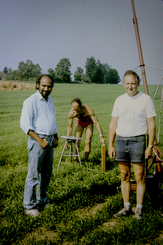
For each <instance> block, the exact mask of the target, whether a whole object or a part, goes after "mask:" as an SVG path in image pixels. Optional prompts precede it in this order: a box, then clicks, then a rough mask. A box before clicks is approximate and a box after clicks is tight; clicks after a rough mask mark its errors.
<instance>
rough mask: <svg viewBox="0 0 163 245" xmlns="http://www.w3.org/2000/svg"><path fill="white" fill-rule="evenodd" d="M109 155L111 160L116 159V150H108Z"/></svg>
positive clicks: (111, 148) (112, 148)
mask: <svg viewBox="0 0 163 245" xmlns="http://www.w3.org/2000/svg"><path fill="white" fill-rule="evenodd" d="M108 155H109V156H110V158H115V149H114V147H112V146H111V147H109V149H108Z"/></svg>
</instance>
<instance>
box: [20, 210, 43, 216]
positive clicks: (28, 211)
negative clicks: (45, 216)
mask: <svg viewBox="0 0 163 245" xmlns="http://www.w3.org/2000/svg"><path fill="white" fill-rule="evenodd" d="M24 211H25V213H26V214H27V215H31V216H32V217H37V216H39V215H40V213H39V211H38V210H37V209H25V210H24Z"/></svg>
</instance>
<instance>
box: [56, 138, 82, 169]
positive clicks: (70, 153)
mask: <svg viewBox="0 0 163 245" xmlns="http://www.w3.org/2000/svg"><path fill="white" fill-rule="evenodd" d="M61 138H63V139H66V142H65V144H64V147H63V151H62V155H61V158H60V160H59V164H58V169H59V167H60V164H61V160H62V157H63V156H67V157H69V159H70V160H71V162H72V157H78V158H79V163H80V166H82V164H81V159H80V154H79V148H78V144H77V140H82V138H77V137H74V136H61ZM67 143H69V144H70V146H69V147H70V150H69V153H68V154H64V151H65V149H66V145H67ZM73 143H74V144H75V146H76V150H77V154H75V153H73V151H72V144H73Z"/></svg>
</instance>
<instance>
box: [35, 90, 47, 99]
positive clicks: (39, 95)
mask: <svg viewBox="0 0 163 245" xmlns="http://www.w3.org/2000/svg"><path fill="white" fill-rule="evenodd" d="M36 93H37V96H38V98H39V99H40V100H45V99H44V98H43V97H42V95H41V94H40V91H39V90H37V92H36ZM45 101H46V100H45Z"/></svg>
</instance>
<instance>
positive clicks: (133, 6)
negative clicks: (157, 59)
mask: <svg viewBox="0 0 163 245" xmlns="http://www.w3.org/2000/svg"><path fill="white" fill-rule="evenodd" d="M131 5H132V12H133V23H134V27H135V35H136V40H137V46H138V53H139V60H140V67H141V72H142V78H143V84H144V92H145V93H146V94H149V92H148V85H147V79H146V73H145V64H144V60H143V53H142V48H141V42H140V35H139V29H138V21H137V18H136V12H135V5H134V0H131ZM154 152H155V155H156V160H155V163H156V173H158V172H161V171H162V166H161V162H163V161H161V159H160V158H159V155H161V156H162V157H163V152H162V151H161V150H160V148H159V147H158V144H157V140H156V138H155V141H154ZM153 162H154V159H153V160H152V162H151V164H150V166H151V165H152V164H153ZM150 166H148V169H149V168H150Z"/></svg>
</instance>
